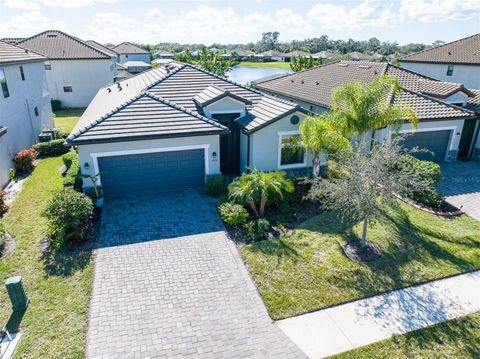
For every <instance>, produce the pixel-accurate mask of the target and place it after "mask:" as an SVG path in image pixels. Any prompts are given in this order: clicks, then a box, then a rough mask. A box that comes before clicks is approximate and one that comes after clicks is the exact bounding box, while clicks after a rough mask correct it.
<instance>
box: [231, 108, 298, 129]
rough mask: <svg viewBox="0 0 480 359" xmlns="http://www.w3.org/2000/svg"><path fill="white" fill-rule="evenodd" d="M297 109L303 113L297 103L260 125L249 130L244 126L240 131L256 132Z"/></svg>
mask: <svg viewBox="0 0 480 359" xmlns="http://www.w3.org/2000/svg"><path fill="white" fill-rule="evenodd" d="M297 111H300V112H302V113H303V109H302V108H301V107H300V106H299V105H297V106H295V107H294V108H292V109H290V110H288V111H287V112H285V113H282V114H281V115H279V116H277V117H274V118H272V119H271V120H269V121H267V122H264V123H262V124H261V125H258V126H256V127H255V128H252V129H251V130H249V129H247V128H245V127H244V128H243V129H242V132H243V133H245V134H247V135H251V134H252V133H255V132H257V131H258V130H261V129H262V128H265V127H267V126H269V125H271V124H272V123H275V122H277V121H278V120H281V119H282V118H284V117H286V116H288V115H291V114H292V113H294V112H297ZM240 119H241V118H239V119H237V120H240Z"/></svg>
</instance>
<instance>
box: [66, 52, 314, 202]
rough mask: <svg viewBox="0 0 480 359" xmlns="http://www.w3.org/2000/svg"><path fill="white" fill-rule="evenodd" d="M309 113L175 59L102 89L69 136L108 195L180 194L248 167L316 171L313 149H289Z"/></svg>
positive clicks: (86, 168)
mask: <svg viewBox="0 0 480 359" xmlns="http://www.w3.org/2000/svg"><path fill="white" fill-rule="evenodd" d="M304 116H305V111H303V110H301V108H300V106H298V105H296V104H292V103H289V102H286V101H284V100H281V99H276V98H274V97H271V96H268V95H265V94H262V93H260V92H258V91H255V90H253V89H250V88H246V87H243V86H240V85H238V84H235V83H233V82H231V81H229V80H227V79H224V78H221V77H218V76H216V75H213V74H211V73H208V72H206V71H204V70H202V69H200V68H197V67H195V66H193V65H189V64H182V63H179V62H176V61H174V62H171V63H169V64H167V65H165V66H164V67H158V68H155V69H151V70H149V71H146V72H143V73H141V74H139V75H136V76H134V77H131V78H129V79H127V80H124V81H121V82H117V83H116V84H113V85H110V86H107V87H105V88H102V89H100V91H99V92H98V94H97V96H96V97H95V99H94V100H93V101H92V103H91V104H90V106H89V107H88V108H87V110H86V111H85V113H84V114H83V116H82V117H81V118H80V120H79V122H78V123H77V125H76V127H75V128H74V129H73V131H72V133H71V134H70V136H69V137H68V139H67V140H68V141H69V142H70V143H71V144H73V145H75V146H77V149H78V154H79V157H80V162H81V170H82V173H84V174H91V175H94V174H97V173H100V182H101V184H102V186H103V189H104V192H105V195H106V196H114V195H116V194H125V193H132V192H140V193H148V192H149V191H150V192H151V191H172V190H178V189H184V188H191V187H199V186H203V183H204V178H205V175H210V174H218V173H223V174H228V175H239V174H240V173H242V172H244V171H246V170H247V168H248V167H251V168H257V169H259V170H264V171H270V170H276V169H303V170H304V169H308V168H309V167H311V158H310V155H309V154H307V153H305V151H303V150H302V149H300V148H299V149H296V150H293V151H292V150H289V149H288V148H286V146H287V144H288V143H289V138H290V137H291V136H299V134H298V133H299V132H298V127H299V123H300V122H301V120H302V118H303V117H304ZM90 185H91V184H90V183H89V182H88V181H87V180H85V181H84V186H85V187H88V186H90Z"/></svg>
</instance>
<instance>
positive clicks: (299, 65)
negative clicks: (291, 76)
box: [290, 55, 322, 72]
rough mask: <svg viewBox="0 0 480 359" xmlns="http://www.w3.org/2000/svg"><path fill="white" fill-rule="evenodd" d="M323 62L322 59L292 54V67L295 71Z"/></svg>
mask: <svg viewBox="0 0 480 359" xmlns="http://www.w3.org/2000/svg"><path fill="white" fill-rule="evenodd" d="M321 64H322V60H321V59H314V58H313V57H312V56H311V55H310V56H292V59H291V61H290V68H291V69H292V70H293V71H294V72H298V71H302V70H307V69H311V68H313V67H315V66H319V65H321Z"/></svg>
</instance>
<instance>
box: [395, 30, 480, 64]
mask: <svg viewBox="0 0 480 359" xmlns="http://www.w3.org/2000/svg"><path fill="white" fill-rule="evenodd" d="M475 36H480V33H476V34H473V35H470V36H467V37H463V38H461V39H457V40H453V41H450V42H447V43H445V44H442V45H439V46H434V47H429V48H428V49H423V50H421V51H417V52H414V53H413V54H408V55H405V56H402V57H400V58H399V60H400V61H401V60H407V61H408V58H409V57H411V56H415V55H418V54H422V53H424V52H428V51H432V50H435V49H439V48H441V47H445V46H447V45H451V44H455V43H457V42H460V41H464V40H467V39H470V38H472V37H475Z"/></svg>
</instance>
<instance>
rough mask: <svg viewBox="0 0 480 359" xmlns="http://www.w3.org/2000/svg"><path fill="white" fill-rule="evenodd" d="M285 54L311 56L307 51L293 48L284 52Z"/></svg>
mask: <svg viewBox="0 0 480 359" xmlns="http://www.w3.org/2000/svg"><path fill="white" fill-rule="evenodd" d="M285 56H287V57H288V56H303V57H306V56H312V54H311V53H309V52H306V51H299V50H295V51H291V52H287V53H286V54H285Z"/></svg>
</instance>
